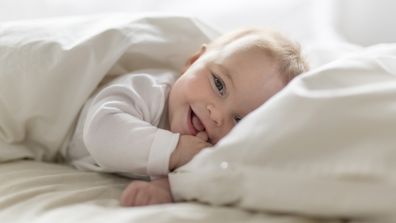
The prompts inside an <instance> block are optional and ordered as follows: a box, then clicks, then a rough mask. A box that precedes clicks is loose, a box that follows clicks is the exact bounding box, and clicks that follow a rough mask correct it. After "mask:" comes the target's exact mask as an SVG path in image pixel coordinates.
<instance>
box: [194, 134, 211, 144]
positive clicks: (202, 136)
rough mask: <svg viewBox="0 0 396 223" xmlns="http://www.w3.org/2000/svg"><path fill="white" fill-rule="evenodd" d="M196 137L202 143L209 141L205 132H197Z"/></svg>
mask: <svg viewBox="0 0 396 223" xmlns="http://www.w3.org/2000/svg"><path fill="white" fill-rule="evenodd" d="M196 137H198V138H200V139H202V140H203V141H205V142H207V141H208V139H209V136H208V134H207V133H206V132H198V133H197V135H196Z"/></svg>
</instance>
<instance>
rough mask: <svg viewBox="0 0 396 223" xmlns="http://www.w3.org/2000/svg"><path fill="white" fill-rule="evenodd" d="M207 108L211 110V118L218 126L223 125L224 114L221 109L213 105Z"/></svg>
mask: <svg viewBox="0 0 396 223" xmlns="http://www.w3.org/2000/svg"><path fill="white" fill-rule="evenodd" d="M207 109H208V111H209V117H210V119H211V120H212V121H213V122H214V123H215V125H216V126H217V127H220V126H222V125H223V122H224V121H223V115H222V113H221V111H220V110H218V109H216V108H215V107H214V106H213V105H208V106H207Z"/></svg>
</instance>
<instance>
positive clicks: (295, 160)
mask: <svg viewBox="0 0 396 223" xmlns="http://www.w3.org/2000/svg"><path fill="white" fill-rule="evenodd" d="M181 34H182V35H181ZM218 34H219V30H217V29H215V28H212V27H211V26H210V25H208V24H207V23H205V22H202V21H201V20H200V19H196V18H192V17H189V16H175V15H147V14H144V15H137V14H122V13H117V14H105V15H95V16H74V17H63V18H57V19H50V20H49V19H42V20H33V21H21V22H7V23H2V24H1V25H0V58H1V60H0V162H1V164H0V182H1V184H0V221H1V222H108V221H112V222H216V223H217V222H282V223H284V222H288V223H289V222H290V223H311V222H319V223H330V222H395V221H396V218H395V210H396V183H395V180H396V176H395V174H396V171H395V170H396V149H395V148H396V140H395V139H396V138H395V137H394V132H395V129H396V119H395V118H394V117H395V113H396V45H395V44H392V43H389V44H381V45H375V46H371V47H362V46H359V45H356V44H352V43H349V42H345V41H341V39H338V38H337V37H334V38H331V39H328V40H327V41H326V44H323V42H322V41H311V40H307V39H304V40H302V42H303V44H304V47H305V49H306V52H305V53H306V55H307V57H308V59H309V61H310V62H311V66H312V69H311V71H309V72H308V73H306V74H304V75H302V76H301V77H299V78H297V79H295V80H294V81H293V82H292V83H291V84H290V85H289V86H288V87H287V88H285V89H284V90H283V91H281V92H280V93H279V94H277V95H276V96H275V97H273V98H272V99H271V100H269V101H268V102H266V103H265V104H264V105H263V106H261V107H260V108H259V109H257V110H255V111H254V112H253V113H252V114H250V115H249V116H248V117H246V118H245V119H244V120H243V121H242V122H241V123H240V124H238V126H237V128H235V129H234V130H233V131H232V132H231V133H230V134H229V135H227V137H225V138H224V139H223V140H221V141H220V142H219V143H218V144H217V145H216V146H215V147H214V148H208V149H206V150H205V151H203V152H201V153H200V154H199V155H197V156H196V157H195V158H194V159H193V160H192V161H191V162H190V163H188V164H187V165H185V166H183V167H181V168H179V169H177V170H176V171H175V172H174V173H171V174H170V175H169V179H170V183H171V187H172V193H173V196H174V198H175V199H176V200H177V201H178V202H177V203H174V204H167V205H157V206H149V207H136V208H125V207H120V205H119V200H118V199H119V196H120V194H121V192H122V190H123V188H124V187H125V186H126V185H127V184H128V182H130V180H129V179H127V178H125V177H122V176H117V175H112V174H106V173H94V172H84V171H78V170H76V169H74V168H73V167H70V166H68V165H66V164H64V163H62V159H61V157H62V156H61V155H62V154H63V153H64V152H65V148H66V144H67V140H68V139H69V137H70V133H71V129H72V128H73V126H74V125H75V118H76V115H78V112H79V108H80V107H81V105H82V104H83V103H84V101H85V100H86V98H88V97H89V95H90V94H91V93H92V91H93V90H94V89H95V88H96V87H97V86H98V85H100V84H102V83H103V82H105V81H107V80H108V79H111V78H113V77H114V76H117V75H122V74H123V73H125V72H128V71H132V70H135V69H142V68H146V67H150V68H151V67H158V68H167V69H174V70H177V69H178V68H179V67H181V65H182V64H183V62H184V61H183V58H186V57H187V55H189V54H191V53H192V52H194V51H195V49H196V48H197V47H199V46H200V44H202V43H205V42H207V41H209V40H210V39H212V38H214V37H216V36H217V35H218ZM319 37H322V36H321V35H320V36H319ZM301 38H302V37H301ZM319 39H320V38H319ZM308 43H311V44H308Z"/></svg>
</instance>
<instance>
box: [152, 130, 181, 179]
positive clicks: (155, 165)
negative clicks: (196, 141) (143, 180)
mask: <svg viewBox="0 0 396 223" xmlns="http://www.w3.org/2000/svg"><path fill="white" fill-rule="evenodd" d="M179 137H180V134H178V133H172V132H170V131H167V130H164V129H158V131H157V132H156V134H155V137H154V141H153V144H152V145H151V149H150V154H149V159H148V165H147V173H148V174H149V175H150V176H161V175H167V174H168V173H169V159H170V156H171V154H172V152H173V151H174V150H175V148H176V146H177V143H178V142H179Z"/></svg>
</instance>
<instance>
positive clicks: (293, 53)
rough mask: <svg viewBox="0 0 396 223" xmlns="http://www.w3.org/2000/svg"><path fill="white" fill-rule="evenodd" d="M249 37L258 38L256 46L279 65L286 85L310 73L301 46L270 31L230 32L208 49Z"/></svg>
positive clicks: (244, 30)
mask: <svg viewBox="0 0 396 223" xmlns="http://www.w3.org/2000/svg"><path fill="white" fill-rule="evenodd" d="M248 35H256V36H257V37H258V38H257V40H256V41H255V42H254V46H256V47H257V48H258V49H260V50H263V51H264V52H265V53H266V54H267V55H268V56H270V57H271V58H273V59H274V60H275V61H276V62H277V63H278V69H279V72H280V74H281V75H282V78H283V80H284V82H285V84H287V83H288V82H289V81H291V80H292V79H293V78H294V77H296V76H298V75H299V74H301V73H303V72H305V71H308V69H309V66H308V63H307V62H306V60H305V58H304V57H303V55H302V53H301V47H300V45H299V44H298V43H297V42H294V41H291V40H289V39H288V38H286V37H285V36H283V35H282V34H281V33H279V32H276V31H274V30H270V29H259V28H245V29H240V30H237V31H234V32H230V33H227V34H224V35H222V36H220V37H218V38H217V39H215V40H214V41H212V42H211V43H210V44H209V45H208V49H213V48H217V47H223V46H226V45H227V44H230V43H232V42H233V41H235V40H237V39H239V38H242V37H245V36H248Z"/></svg>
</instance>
